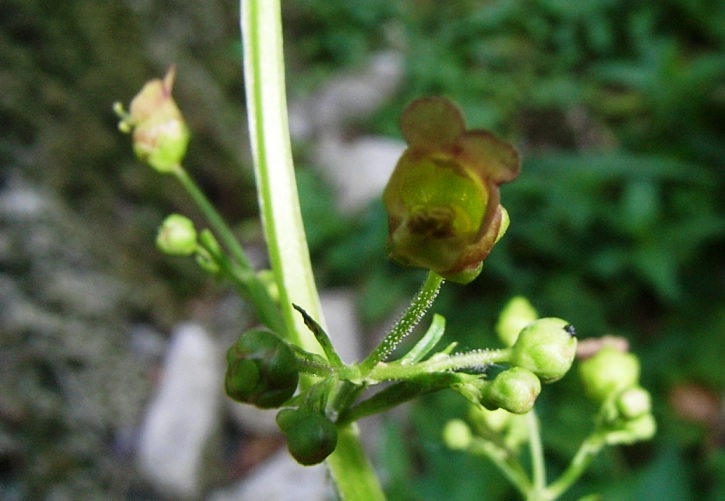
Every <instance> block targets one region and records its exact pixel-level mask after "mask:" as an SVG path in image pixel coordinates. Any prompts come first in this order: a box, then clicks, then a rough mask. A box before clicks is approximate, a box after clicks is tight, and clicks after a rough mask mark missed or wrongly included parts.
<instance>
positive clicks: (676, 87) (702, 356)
mask: <svg viewBox="0 0 725 501" xmlns="http://www.w3.org/2000/svg"><path fill="white" fill-rule="evenodd" d="M333 4H334V7H333V6H332V5H333ZM293 10H296V16H297V18H299V19H314V20H315V22H314V27H315V28H314V30H309V31H308V30H305V29H303V28H304V27H303V26H299V27H298V28H297V31H294V33H295V36H296V37H298V38H297V39H298V40H300V42H299V43H300V44H301V45H300V46H301V47H302V48H303V50H300V51H295V50H294V49H293V54H294V55H295V56H296V57H297V58H299V59H297V60H296V63H295V64H296V66H297V67H299V68H305V71H309V72H311V73H313V74H314V73H315V72H325V71H326V69H327V68H329V67H331V66H334V67H338V66H341V65H342V66H344V65H349V64H352V63H354V62H358V61H359V60H360V57H361V56H364V55H367V54H369V53H371V52H373V51H376V50H379V49H381V48H388V47H391V46H392V47H394V48H398V49H399V50H402V51H403V53H404V54H405V60H406V70H407V78H406V82H405V84H404V86H403V88H402V89H401V90H400V92H399V93H398V95H397V96H396V97H395V99H394V100H393V101H392V102H390V103H388V104H387V105H386V106H385V107H384V108H383V109H382V110H380V111H379V113H378V114H377V116H376V117H375V120H373V121H372V122H371V123H370V124H368V130H369V131H371V132H379V133H385V134H389V135H399V134H400V133H399V131H398V128H397V120H398V117H399V115H400V110H402V109H403V107H404V106H405V105H406V104H407V103H408V102H409V101H410V100H412V99H413V98H415V97H419V96H421V95H431V94H444V95H447V96H449V97H451V98H452V99H454V100H455V101H456V102H458V103H459V104H460V105H461V106H462V107H463V109H464V112H465V115H466V116H467V117H468V119H469V120H468V121H469V125H470V126H474V127H485V128H489V129H492V130H494V131H495V132H497V133H499V134H501V135H502V136H504V137H506V138H511V139H514V140H515V141H516V142H517V143H518V145H519V147H520V149H521V151H522V153H523V155H524V170H523V173H522V175H521V176H520V177H519V179H518V180H517V181H516V182H515V183H512V184H511V185H507V186H505V187H503V189H502V200H503V203H504V205H505V206H506V208H507V209H508V210H509V212H510V214H511V219H512V224H511V227H510V229H509V231H508V234H507V235H506V237H505V238H504V239H503V240H502V241H501V242H500V243H499V244H498V245H497V247H496V249H495V250H494V252H493V253H492V255H491V256H490V257H489V258H488V259H487V261H486V262H485V264H484V271H483V273H482V275H481V276H480V277H479V278H478V279H477V280H476V281H475V282H473V284H471V285H469V286H466V287H456V286H452V285H449V286H447V287H445V288H444V292H443V293H442V294H441V297H440V299H439V300H438V303H437V307H438V310H443V311H442V312H443V313H444V314H445V315H446V316H447V318H448V324H449V327H448V334H449V336H451V337H455V338H456V339H458V340H459V341H460V342H461V344H462V345H463V346H464V347H483V346H490V345H493V344H495V337H494V336H493V334H492V326H493V324H494V322H495V318H496V315H497V312H498V311H499V309H500V308H501V306H502V305H503V303H504V302H505V300H506V299H507V298H508V297H509V296H511V295H513V294H523V295H526V296H528V297H529V298H530V299H531V301H532V302H533V304H534V305H535V306H536V307H537V309H539V311H540V312H541V313H542V314H544V315H557V316H561V317H562V318H566V319H567V320H568V321H571V322H572V323H573V324H574V325H575V326H576V328H577V332H578V333H579V334H580V336H581V337H589V336H600V335H603V334H608V333H614V334H619V335H623V336H626V337H627V339H628V340H629V341H630V343H631V344H632V346H633V349H634V350H635V351H636V353H637V354H638V355H639V356H640V357H641V358H642V361H643V380H644V385H645V386H647V387H648V388H650V389H651V390H653V392H654V395H655V401H656V403H655V406H656V413H657V418H658V420H659V423H660V431H659V433H658V435H657V437H656V438H655V440H654V442H653V443H650V444H644V445H640V446H636V447H631V448H627V449H623V450H614V451H609V452H608V453H607V454H606V456H605V457H603V458H601V459H600V460H598V461H597V462H596V463H595V465H594V466H593V468H592V470H591V472H590V474H589V475H588V476H587V477H586V478H585V480H584V481H583V482H581V483H580V484H579V485H578V486H577V488H576V489H575V491H574V494H572V499H573V498H574V497H573V496H574V495H575V494H576V495H584V494H586V493H591V492H601V493H602V495H603V497H604V499H618V500H621V499H678V500H680V499H721V497H719V496H721V495H722V490H721V488H722V486H723V483H724V482H725V476H723V468H722V467H718V466H717V465H721V464H722V459H721V456H722V447H723V436H722V430H721V429H720V428H719V427H717V426H714V427H713V426H712V425H707V424H705V423H693V422H689V423H688V422H686V421H684V420H683V419H680V418H679V417H678V411H677V409H679V408H681V406H682V405H683V403H682V402H679V401H677V400H674V397H672V395H673V390H674V389H676V388H678V387H680V386H681V385H683V384H686V383H692V384H694V385H695V386H696V387H698V388H701V389H703V390H704V391H708V392H713V393H714V394H715V395H718V394H720V393H722V392H723V390H725V376H723V374H725V373H724V372H723V371H722V360H724V359H725V199H724V198H723V197H722V195H721V194H722V192H723V190H724V189H725V161H723V159H725V121H724V120H723V118H724V117H725V23H723V22H722V20H723V19H725V4H724V3H723V2H719V1H716V0H711V1H708V0H669V1H667V2H658V1H654V0H643V1H639V2H626V1H624V0H588V1H581V2H569V1H565V0H536V1H532V0H529V1H527V0H490V1H457V2H440V1H435V0H403V1H398V2H377V1H370V2H345V1H341V2H328V1H325V0H306V1H300V2H295V7H294V9H293ZM304 193H305V191H304V189H303V199H304V198H305V195H304ZM317 210H318V212H324V211H321V210H320V209H319V208H318V209H317ZM308 223H309V226H310V227H312V226H314V224H315V223H313V220H312V219H311V218H308ZM338 227H339V225H338ZM347 228H348V229H347V232H346V237H345V238H342V239H337V240H330V241H325V242H324V243H320V245H317V246H313V251H314V254H315V256H316V260H317V262H318V264H319V268H320V269H321V270H324V275H323V276H324V279H325V280H326V281H328V282H332V283H357V284H359V287H360V290H361V295H360V298H361V300H360V310H361V312H362V316H363V318H364V319H365V320H366V321H368V322H370V323H371V324H375V323H376V322H378V321H380V320H381V319H384V318H386V315H389V314H390V313H391V312H392V311H393V310H394V309H395V308H396V307H399V305H400V302H401V301H404V300H405V298H407V297H409V296H410V294H412V292H413V290H414V289H415V286H416V285H415V284H416V283H418V281H419V280H420V276H419V275H418V273H417V272H415V271H411V270H401V269H397V268H396V267H395V266H393V265H391V264H390V263H387V262H385V261H384V260H383V259H381V254H382V252H381V249H382V248H383V247H382V246H383V245H384V240H385V234H386V233H385V231H386V230H385V218H384V214H383V212H382V210H381V207H380V206H379V204H378V203H374V204H372V205H371V207H370V208H369V210H368V211H366V212H365V213H364V214H362V215H360V216H359V217H358V218H356V219H354V220H352V221H350V224H349V225H348V226H347ZM317 231H319V230H317ZM449 339H450V338H449ZM547 390H548V391H547ZM581 392H582V389H581V386H580V385H579V383H578V382H577V381H576V376H575V375H571V376H568V377H567V378H565V379H564V380H563V381H561V382H559V383H557V384H556V386H555V387H554V388H544V391H543V401H542V402H541V404H540V405H539V407H540V413H541V415H542V421H543V422H544V434H545V440H546V443H547V447H548V449H549V451H550V458H549V459H550V463H551V464H550V470H551V472H552V473H551V474H552V475H553V474H554V473H555V472H556V471H561V469H562V468H563V467H564V466H565V465H566V463H567V462H568V460H569V458H570V457H571V455H572V454H573V453H574V451H575V448H576V446H577V444H578V442H579V440H580V439H581V438H583V437H584V436H585V434H586V433H587V431H588V430H589V428H590V423H591V419H592V412H593V408H592V407H591V406H590V405H588V404H587V403H586V402H583V400H584V397H583V395H582V393H581ZM457 405H458V403H457V399H456V397H455V396H450V395H447V396H446V395H438V396H435V397H430V398H427V399H425V400H424V401H422V402H420V403H419V404H418V405H417V406H416V407H415V410H414V411H413V415H412V418H413V419H412V422H411V424H410V427H412V430H414V431H410V430H406V429H403V428H399V429H397V430H393V429H391V430H389V432H388V433H387V434H386V437H385V439H384V444H385V445H384V451H385V458H384V459H383V460H382V464H383V465H386V466H387V467H389V468H391V470H390V475H391V481H390V494H391V497H392V498H393V499H431V500H432V499H441V495H442V494H441V493H445V496H444V497H445V498H446V499H449V500H450V499H455V500H468V499H471V500H472V499H481V498H485V499H509V498H510V497H511V495H512V494H511V491H509V490H506V489H505V488H503V489H502V488H501V487H500V485H503V483H504V481H503V479H501V477H497V476H496V474H493V475H491V474H490V473H486V472H487V470H486V469H485V467H482V466H480V465H475V466H473V465H471V464H470V462H469V463H468V464H467V465H466V466H463V463H459V461H463V462H467V461H469V460H467V459H465V458H460V457H458V458H457V459H452V456H456V454H453V453H450V452H448V451H445V450H443V449H442V446H441V444H440V438H439V433H440V426H439V425H442V424H443V422H444V421H442V422H441V423H437V426H431V425H430V423H429V421H430V420H431V419H434V416H435V417H436V418H439V420H442V419H441V418H440V416H452V415H453V414H455V413H454V412H452V409H455V408H456V406H457ZM433 409H435V412H432V410H433ZM458 410H460V409H458ZM720 412H722V411H720ZM460 415H461V414H460V413H459V414H458V416H459V417H460ZM720 419H722V417H721V418H720ZM416 432H418V433H420V435H416V440H406V439H405V438H404V437H408V435H409V434H410V433H416ZM404 444H405V445H404ZM410 444H415V445H410ZM718 458H719V459H718ZM454 464H455V465H456V466H455V467H451V465H454ZM479 468H480V469H479ZM403 484H405V488H403V487H401V485H403ZM463 486H465V488H464V487H463ZM567 499H569V498H568V497H567Z"/></svg>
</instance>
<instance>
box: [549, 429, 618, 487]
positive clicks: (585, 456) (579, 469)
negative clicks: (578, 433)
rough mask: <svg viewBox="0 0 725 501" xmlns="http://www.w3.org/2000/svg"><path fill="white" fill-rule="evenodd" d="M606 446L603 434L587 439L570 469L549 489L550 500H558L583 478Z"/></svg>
mask: <svg viewBox="0 0 725 501" xmlns="http://www.w3.org/2000/svg"><path fill="white" fill-rule="evenodd" d="M604 445H605V441H604V435H603V434H600V433H594V434H592V435H590V436H589V437H587V439H586V440H584V442H582V445H581V446H580V447H579V450H578V451H577V453H576V455H575V456H574V458H573V459H572V460H571V463H569V467H568V468H567V469H566V470H565V471H564V473H562V474H561V476H560V477H559V478H557V479H556V480H555V481H554V482H552V483H551V485H550V486H549V488H548V489H547V491H548V493H549V495H550V497H549V499H556V498H558V497H559V496H561V495H562V494H564V492H566V490H567V489H568V488H569V487H571V486H572V485H573V484H574V482H576V481H577V479H579V477H581V476H582V474H583V473H584V472H585V471H586V470H587V468H589V465H590V464H591V462H592V460H593V459H594V458H595V457H596V455H597V454H599V451H601V450H602V448H603V447H604Z"/></svg>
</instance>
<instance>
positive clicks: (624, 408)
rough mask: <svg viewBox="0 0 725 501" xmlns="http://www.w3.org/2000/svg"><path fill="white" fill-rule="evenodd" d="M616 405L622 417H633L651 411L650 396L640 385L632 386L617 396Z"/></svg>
mask: <svg viewBox="0 0 725 501" xmlns="http://www.w3.org/2000/svg"><path fill="white" fill-rule="evenodd" d="M616 405H617V410H618V411H619V415H620V416H621V417H622V418H623V419H635V418H638V417H640V416H642V415H644V414H649V413H650V412H651V411H652V396H651V395H650V393H649V392H648V391H647V390H645V389H644V388H642V387H641V386H632V387H631V388H627V389H626V390H624V391H623V392H622V393H620V394H619V395H618V396H617V400H616Z"/></svg>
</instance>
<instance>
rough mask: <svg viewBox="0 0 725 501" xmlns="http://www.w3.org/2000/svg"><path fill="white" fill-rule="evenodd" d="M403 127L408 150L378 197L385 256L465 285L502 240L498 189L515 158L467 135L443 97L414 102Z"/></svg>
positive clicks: (500, 146) (479, 136)
mask: <svg viewBox="0 0 725 501" xmlns="http://www.w3.org/2000/svg"><path fill="white" fill-rule="evenodd" d="M400 124H401V129H402V131H403V135H404V136H405V139H406V141H407V142H408V149H406V150H405V152H404V153H403V155H402V157H401V158H400V160H399V161H398V164H397V165H396V167H395V170H394V171H393V174H392V176H391V178H390V181H389V182H388V185H387V186H386V188H385V191H384V193H383V202H384V203H385V208H386V210H387V212H388V226H389V236H388V244H387V247H388V254H389V256H390V257H391V258H393V259H395V260H396V261H398V262H400V263H402V264H405V265H410V266H418V267H421V268H427V269H430V270H432V271H435V272H436V273H438V274H439V275H441V276H442V277H444V278H446V279H448V280H452V281H455V282H459V283H467V282H470V281H471V280H473V279H474V278H475V277H476V276H477V275H478V273H479V272H480V271H481V267H482V262H483V260H484V259H485V258H486V256H487V255H488V254H489V252H491V248H492V247H493V245H494V243H495V242H496V240H497V239H498V238H499V237H500V236H501V235H502V234H503V232H502V231H501V225H502V218H503V211H502V208H501V205H500V204H499V198H500V196H499V185H501V184H502V183H507V182H509V181H512V180H514V179H515V178H516V176H518V174H519V170H520V162H519V156H518V153H517V152H516V150H515V149H514V148H513V147H512V146H511V145H509V144H508V143H505V142H503V141H501V140H499V139H497V138H496V137H494V136H493V135H492V134H491V133H489V132H487V131H484V130H470V131H467V130H466V125H465V122H464V119H463V115H462V113H461V111H460V110H459V109H458V107H457V106H456V105H454V104H453V103H452V102H451V101H449V100H448V99H446V98H443V97H431V98H423V99H417V100H415V101H413V102H412V103H410V104H409V105H408V107H407V108H406V109H405V111H404V112H403V115H402V117H401V120H400ZM504 230H505V228H504Z"/></svg>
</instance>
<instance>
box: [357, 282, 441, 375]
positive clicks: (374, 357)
mask: <svg viewBox="0 0 725 501" xmlns="http://www.w3.org/2000/svg"><path fill="white" fill-rule="evenodd" d="M442 284H443V278H442V277H441V276H440V275H438V274H437V273H435V272H433V271H431V272H428V276H427V277H426V279H425V282H424V283H423V285H422V286H421V288H420V289H419V290H418V292H417V293H416V295H415V297H413V301H412V302H411V303H410V306H409V307H408V309H407V310H406V311H405V313H403V316H402V317H401V318H400V320H399V321H398V322H397V323H396V324H395V327H393V329H392V330H391V331H390V333H389V334H388V335H387V336H385V339H383V341H382V342H381V343H380V344H379V345H378V346H377V347H376V348H375V350H373V352H372V353H371V354H370V355H368V357H367V358H366V359H365V360H363V361H362V362H361V363H360V373H361V374H362V376H363V377H365V376H366V375H367V374H368V373H369V372H370V371H371V370H373V368H374V367H375V366H376V365H377V364H378V363H379V362H382V361H384V360H385V359H386V358H387V356H388V355H390V353H392V351H393V350H394V349H395V347H396V346H398V344H400V342H401V341H402V340H403V339H404V338H405V337H406V336H407V335H408V334H410V332H411V331H412V330H413V327H415V326H416V325H418V322H420V319H421V318H423V315H425V313H426V312H427V311H428V309H430V307H431V306H432V304H433V300H434V299H435V298H436V296H437V295H438V292H439V291H440V288H441V285H442Z"/></svg>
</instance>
